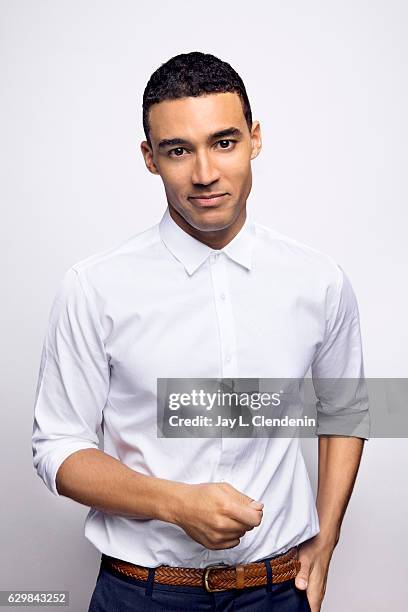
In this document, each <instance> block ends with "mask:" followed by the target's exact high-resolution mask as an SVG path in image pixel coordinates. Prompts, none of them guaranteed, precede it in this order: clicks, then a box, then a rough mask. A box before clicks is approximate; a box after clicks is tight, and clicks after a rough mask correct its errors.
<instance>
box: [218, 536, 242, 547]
mask: <svg viewBox="0 0 408 612" xmlns="http://www.w3.org/2000/svg"><path fill="white" fill-rule="evenodd" d="M239 542H240V540H239V538H234V539H233V540H227V541H225V542H222V544H218V545H217V547H216V550H224V549H226V548H235V546H238V544H239Z"/></svg>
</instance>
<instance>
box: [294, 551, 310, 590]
mask: <svg viewBox="0 0 408 612" xmlns="http://www.w3.org/2000/svg"><path fill="white" fill-rule="evenodd" d="M299 561H300V563H301V566H300V570H299V571H298V573H297V574H296V578H295V585H296V587H297V588H298V589H302V590H304V589H307V585H308V584H309V576H310V562H309V560H308V559H307V558H306V557H303V558H302V557H300V556H299Z"/></svg>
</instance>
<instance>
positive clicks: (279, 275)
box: [32, 208, 368, 567]
mask: <svg viewBox="0 0 408 612" xmlns="http://www.w3.org/2000/svg"><path fill="white" fill-rule="evenodd" d="M309 368H311V373H312V376H313V377H326V378H331V377H333V378H337V377H352V378H357V377H362V376H363V361H362V350H361V339H360V326H359V316H358V309H357V304H356V300H355V296H354V293H353V290H352V288H351V286H350V283H349V281H348V279H347V277H346V276H345V274H344V273H343V271H342V269H341V268H340V267H339V266H338V265H337V264H336V263H335V262H334V261H333V260H332V259H331V258H330V257H328V256H326V255H324V254H322V253H320V252H318V251H316V250H314V249H312V248H310V247H308V246H305V245H303V244H301V243H299V242H298V241H296V240H293V239H290V238H288V237H286V236H284V235H282V234H280V233H278V232H276V231H273V230H271V229H269V228H268V227H265V226H263V225H261V224H258V223H256V222H255V221H254V220H253V218H252V213H249V212H248V213H247V218H246V221H245V223H244V225H243V227H242V228H241V230H240V231H239V233H238V234H237V235H236V236H235V237H234V239H233V240H232V241H231V242H230V243H229V244H228V245H227V246H225V247H224V248H223V249H221V250H218V251H217V250H214V249H212V248H210V247H208V246H206V245H205V244H203V243H202V242H200V241H198V240H196V239H195V238H193V237H191V236H190V235H189V234H187V233H186V232H185V231H184V230H182V229H181V228H180V227H179V226H178V225H177V224H176V223H175V221H174V220H173V219H172V217H171V216H170V214H169V211H168V208H167V209H166V211H165V213H164V215H163V217H162V219H161V220H160V222H159V223H158V224H156V225H154V226H152V227H150V228H148V229H146V230H145V231H143V232H141V233H139V234H137V235H134V236H132V237H131V238H129V239H128V240H127V241H125V242H124V243H122V244H121V245H119V246H117V247H114V248H112V249H110V250H108V251H104V252H102V253H98V254H96V255H94V256H91V257H89V258H87V259H84V260H82V261H80V262H78V263H76V264H75V265H73V266H72V267H71V268H70V269H69V270H68V271H67V272H66V273H65V276H64V277H63V279H62V282H61V284H60V286H59V289H58V291H57V294H56V297H55V300H54V303H53V306H52V308H51V313H50V318H49V326H48V330H47V333H46V336H45V340H44V345H43V352H42V357H41V365H40V371H39V380H38V386H37V391H36V398H35V416H34V427H33V439H32V441H33V457H34V467H35V468H36V470H37V473H38V475H39V476H40V477H41V478H42V479H43V480H44V482H45V484H46V485H47V487H48V488H49V489H50V491H51V492H52V493H54V494H55V495H58V491H57V489H56V484H55V478H56V474H57V470H58V468H59V467H60V465H61V463H62V462H63V461H64V459H66V458H67V457H68V456H69V455H70V454H71V453H73V452H75V451H77V450H79V449H85V448H98V447H99V440H98V435H97V431H98V428H99V426H100V425H101V424H102V431H103V439H104V444H103V449H104V451H105V452H106V453H108V454H109V455H111V456H113V457H115V458H117V459H119V460H120V461H121V462H123V463H124V464H125V465H127V466H129V467H130V468H132V469H134V470H137V471H139V472H141V473H143V474H146V475H150V476H156V477H159V478H165V479H169V480H175V481H180V482H185V483H201V482H220V481H225V482H228V483H230V484H231V485H232V486H234V487H235V488H236V489H238V490H239V491H242V492H243V493H245V494H246V495H248V496H250V497H251V498H253V499H255V500H260V501H262V502H263V503H264V514H263V520H262V522H261V524H260V526H258V527H255V528H254V529H252V530H251V531H249V532H247V533H246V534H245V535H244V536H243V537H242V538H241V541H240V544H239V545H238V546H236V547H235V548H231V549H227V550H208V549H206V548H205V547H204V546H202V545H201V544H199V543H198V542H196V541H194V540H193V539H191V538H190V537H189V536H188V535H187V534H186V533H185V532H184V531H183V529H181V528H180V527H178V526H175V525H173V524H170V523H166V522H164V521H159V520H140V519H130V518H125V517H123V516H116V515H112V514H106V513H104V512H101V511H99V510H96V509H94V508H91V509H90V511H89V513H88V515H87V517H86V520H85V536H86V537H87V538H88V540H89V541H90V542H92V543H93V544H94V545H95V547H96V548H97V549H98V550H99V551H101V552H103V553H105V554H107V555H111V556H114V557H118V558H120V559H123V560H126V561H130V562H133V563H136V564H139V565H145V566H149V567H156V566H158V565H160V564H166V565H171V566H182V567H205V566H207V565H208V564H210V563H215V562H221V561H223V562H225V563H227V564H237V563H249V562H251V561H256V560H258V559H261V558H264V557H267V556H271V555H275V554H280V553H283V552H285V551H286V550H288V549H289V548H290V547H292V546H294V545H296V544H300V543H301V542H302V541H304V540H307V539H309V538H311V537H312V536H314V535H315V534H317V533H318V531H319V521H318V516H317V511H316V506H315V501H314V496H313V493H312V489H311V486H310V481H309V478H308V474H307V470H306V467H305V463H304V459H303V455H302V451H301V446H300V441H299V438H297V437H292V438H280V439H279V438H267V437H265V438H208V439H206V438H190V439H189V438H187V439H183V440H182V442H181V440H179V439H174V438H158V437H157V397H156V396H157V378H233V377H243V378H260V377H263V378H280V377H282V378H285V377H286V378H303V377H304V376H306V374H307V372H308V370H309ZM358 409H359V410H360V411H362V416H363V419H362V421H361V428H360V430H359V432H358V433H357V434H356V435H360V436H361V437H365V438H367V437H368V418H366V412H367V417H368V407H367V406H366V405H362V404H361V403H360V405H359V408H358ZM318 414H319V420H318V425H317V434H319V433H333V434H335V433H336V422H337V421H336V420H334V421H333V422H332V420H331V417H330V410H329V409H327V407H325V406H324V405H323V406H321V411H320V412H319V413H318ZM340 416H341V415H340ZM338 418H339V414H338V412H337V419H338Z"/></svg>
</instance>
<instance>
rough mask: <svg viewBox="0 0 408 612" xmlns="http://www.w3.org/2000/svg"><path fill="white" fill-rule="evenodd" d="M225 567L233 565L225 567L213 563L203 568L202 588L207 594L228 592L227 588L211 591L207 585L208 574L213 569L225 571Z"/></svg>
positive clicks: (224, 564) (225, 565)
mask: <svg viewBox="0 0 408 612" xmlns="http://www.w3.org/2000/svg"><path fill="white" fill-rule="evenodd" d="M227 567H234V566H233V565H227V564H226V563H222V564H219V563H213V564H212V565H207V567H206V568H205V572H204V588H205V590H206V591H207V593H216V592H219V591H228V589H227V588H225V589H212V588H211V587H210V585H209V584H208V579H209V574H210V571H211V570H213V569H226V568H227Z"/></svg>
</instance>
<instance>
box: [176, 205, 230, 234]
mask: <svg viewBox="0 0 408 612" xmlns="http://www.w3.org/2000/svg"><path fill="white" fill-rule="evenodd" d="M200 212H201V211H200ZM234 220H235V216H234V215H231V214H228V213H226V212H225V211H221V210H216V209H215V208H214V209H211V210H209V209H206V210H204V211H203V212H202V213H201V214H198V215H195V216H194V218H190V219H187V221H188V223H189V224H190V225H192V226H193V227H195V228H196V229H198V230H201V231H216V230H221V229H225V228H226V227H229V226H230V225H231V224H232V223H233V222H234Z"/></svg>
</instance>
